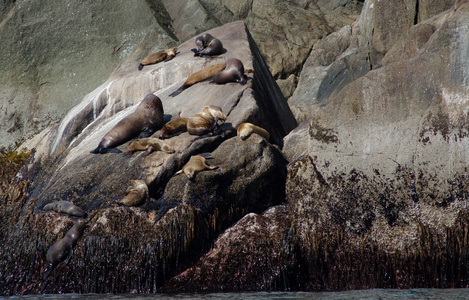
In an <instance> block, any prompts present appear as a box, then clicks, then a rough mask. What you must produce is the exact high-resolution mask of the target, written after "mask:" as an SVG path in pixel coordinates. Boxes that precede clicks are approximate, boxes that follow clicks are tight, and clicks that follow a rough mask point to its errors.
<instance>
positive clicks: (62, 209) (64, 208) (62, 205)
mask: <svg viewBox="0 0 469 300" xmlns="http://www.w3.org/2000/svg"><path fill="white" fill-rule="evenodd" d="M42 209H43V210H53V211H56V212H58V213H64V214H68V215H71V216H75V217H79V218H86V212H85V211H84V210H83V209H81V208H80V207H78V206H76V205H75V204H73V203H72V202H70V201H64V200H60V201H56V202H53V203H49V204H46V205H45V206H44V207H43V208H42Z"/></svg>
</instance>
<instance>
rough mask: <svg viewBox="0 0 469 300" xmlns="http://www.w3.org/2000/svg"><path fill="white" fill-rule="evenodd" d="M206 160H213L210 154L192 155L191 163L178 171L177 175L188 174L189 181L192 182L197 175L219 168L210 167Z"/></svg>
mask: <svg viewBox="0 0 469 300" xmlns="http://www.w3.org/2000/svg"><path fill="white" fill-rule="evenodd" d="M206 158H213V157H212V155H211V154H210V153H203V154H198V155H192V156H191V158H190V159H189V161H188V162H187V163H186V164H185V165H184V167H183V168H182V169H181V170H179V171H177V172H176V174H175V175H178V174H182V173H184V174H186V175H187V177H188V178H189V180H192V179H193V178H194V176H195V174H196V173H198V172H200V171H203V170H213V169H216V168H218V166H210V165H207V163H206V162H205V159H206Z"/></svg>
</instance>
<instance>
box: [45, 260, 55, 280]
mask: <svg viewBox="0 0 469 300" xmlns="http://www.w3.org/2000/svg"><path fill="white" fill-rule="evenodd" d="M53 269H54V265H53V264H52V263H48V264H46V266H45V268H44V276H43V277H42V279H43V280H47V278H49V275H50V273H51V272H52V270H53Z"/></svg>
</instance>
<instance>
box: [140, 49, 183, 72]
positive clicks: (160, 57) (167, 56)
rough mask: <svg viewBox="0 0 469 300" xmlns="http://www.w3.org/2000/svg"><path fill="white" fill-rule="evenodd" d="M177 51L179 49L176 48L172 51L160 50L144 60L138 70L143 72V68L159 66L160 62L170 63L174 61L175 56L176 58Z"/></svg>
mask: <svg viewBox="0 0 469 300" xmlns="http://www.w3.org/2000/svg"><path fill="white" fill-rule="evenodd" d="M177 51H178V48H176V47H175V48H172V49H166V50H160V51H158V52H156V53H153V54H150V55H148V56H147V57H145V58H144V59H143V60H142V62H141V63H140V65H138V70H139V71H141V70H142V69H143V66H147V65H153V64H157V63H159V62H160V61H169V60H171V59H173V58H174V56H176V53H177Z"/></svg>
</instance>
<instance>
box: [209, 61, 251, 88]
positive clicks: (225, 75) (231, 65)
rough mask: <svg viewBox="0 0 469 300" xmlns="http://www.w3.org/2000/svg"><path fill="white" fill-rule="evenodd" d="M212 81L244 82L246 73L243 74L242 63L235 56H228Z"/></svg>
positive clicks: (221, 82)
mask: <svg viewBox="0 0 469 300" xmlns="http://www.w3.org/2000/svg"><path fill="white" fill-rule="evenodd" d="M214 81H215V82H216V83H218V84H224V83H227V82H238V83H240V84H245V83H246V75H244V65H243V63H242V62H241V61H240V60H239V59H237V58H230V59H228V60H227V61H226V62H225V65H224V66H223V69H222V70H221V71H220V72H219V73H217V74H216V75H215V78H214Z"/></svg>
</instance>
